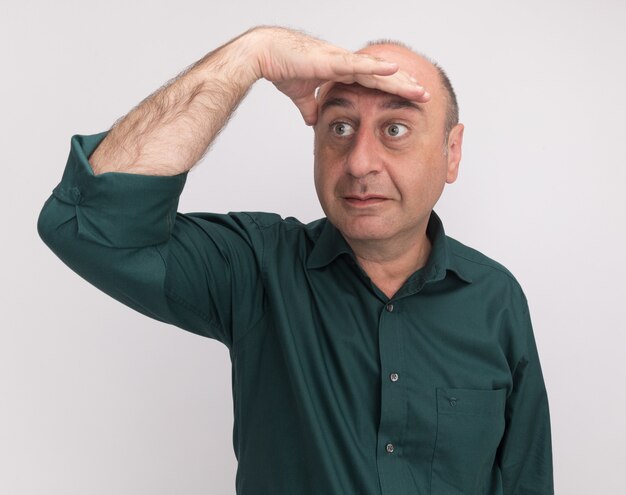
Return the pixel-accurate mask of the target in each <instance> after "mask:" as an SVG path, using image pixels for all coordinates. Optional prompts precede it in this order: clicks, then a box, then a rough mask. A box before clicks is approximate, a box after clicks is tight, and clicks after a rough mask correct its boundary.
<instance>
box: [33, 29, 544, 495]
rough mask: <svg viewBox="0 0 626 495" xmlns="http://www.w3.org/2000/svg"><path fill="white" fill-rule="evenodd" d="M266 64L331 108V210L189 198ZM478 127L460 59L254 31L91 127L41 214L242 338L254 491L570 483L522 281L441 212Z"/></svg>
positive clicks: (323, 121)
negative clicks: (218, 205)
mask: <svg viewBox="0 0 626 495" xmlns="http://www.w3.org/2000/svg"><path fill="white" fill-rule="evenodd" d="M260 78H265V79H267V80H270V81H272V82H274V84H275V85H276V87H277V88H278V89H279V90H280V91H282V92H283V93H285V94H286V95H287V96H289V97H290V98H291V99H292V100H293V101H294V103H295V104H296V105H297V106H298V108H299V109H300V111H301V113H302V116H303V118H304V120H305V122H306V123H307V124H309V125H311V126H314V130H315V185H316V189H317V192H318V196H319V199H320V202H321V205H322V207H323V209H324V212H325V214H326V215H327V219H321V220H319V221H316V222H313V223H311V224H308V225H303V224H301V223H300V222H298V221H296V220H293V219H288V220H282V219H281V218H279V217H278V216H277V215H271V214H245V213H239V214H230V215H217V214H196V215H180V214H177V213H176V207H177V204H178V197H179V194H180V192H181V191H182V188H183V185H184V182H185V178H186V174H185V173H186V172H187V171H188V170H189V169H190V168H191V167H192V166H193V165H194V164H195V163H197V161H198V160H199V159H200V158H201V157H202V156H203V154H204V153H205V151H206V149H207V148H208V146H209V145H210V143H211V142H212V140H213V139H214V138H215V136H216V135H217V134H218V133H219V132H220V130H221V129H222V128H223V126H224V125H225V123H226V121H227V120H228V118H229V116H230V115H231V114H232V112H233V111H234V109H235V108H236V106H237V105H238V104H239V102H240V101H241V100H242V99H243V97H244V96H245V94H246V92H247V91H248V89H249V88H250V87H251V85H252V84H253V83H254V82H255V81H256V80H258V79H260ZM418 81H419V83H418ZM318 88H319V89H318ZM425 88H426V89H425ZM316 90H318V92H317V94H316ZM462 138H463V126H462V125H461V124H459V123H458V120H457V110H456V99H455V96H454V92H453V91H452V87H451V86H450V84H449V81H448V80H447V77H446V76H445V74H444V73H443V71H441V70H440V69H438V68H437V67H435V66H434V65H433V64H432V63H430V62H429V61H427V60H426V59H424V58H423V57H421V56H418V55H416V54H415V53H413V52H411V51H410V50H408V49H407V48H404V47H402V46H400V45H397V44H393V43H385V42H381V43H377V44H374V45H371V46H368V47H367V48H365V49H363V50H361V51H360V52H358V53H356V54H354V53H350V52H348V51H345V50H342V49H339V48H337V47H334V46H332V45H329V44H327V43H324V42H322V41H319V40H316V39H313V38H310V37H308V36H305V35H303V34H301V33H298V32H294V31H291V30H287V29H282V28H271V27H261V28H256V29H252V30H250V31H248V32H246V33H244V34H243V35H241V36H240V37H238V38H236V39H234V40H233V41H231V42H230V43H228V44H226V45H224V46H222V47H220V48H218V49H217V50H215V51H214V52H212V53H210V54H209V55H207V56H206V57H204V58H203V59H202V60H200V61H199V62H198V63H196V64H195V65H194V66H192V67H191V68H190V69H189V70H188V71H186V72H185V73H183V74H182V75H181V76H180V77H178V78H177V79H176V80H174V81H173V82H172V83H171V84H169V85H167V86H165V87H164V88H162V89H161V90H159V91H158V92H157V93H155V94H154V95H152V96H150V97H149V98H147V99H146V100H145V101H143V102H142V103H141V104H140V105H139V106H138V107H137V108H135V109H134V110H133V111H131V112H130V113H129V114H128V115H127V116H126V117H125V118H123V119H122V120H121V121H119V122H118V123H117V124H116V125H115V126H114V127H113V128H112V129H111V130H110V131H109V132H107V133H103V134H99V135H95V136H75V137H74V138H73V140H72V149H71V152H70V157H69V160H68V165H67V168H66V171H65V174H64V176H63V180H62V181H61V183H60V184H59V186H57V188H56V189H55V190H54V193H53V195H52V197H51V199H50V200H48V202H47V203H46V205H45V207H44V209H43V211H42V214H41V216H40V220H39V230H40V234H41V236H42V238H43V239H44V240H45V242H46V243H47V244H48V245H49V246H50V247H51V248H52V249H53V250H54V251H55V253H57V255H58V256H59V257H60V258H61V259H62V260H63V261H64V262H65V263H66V264H67V265H68V266H70V267H71V268H72V269H74V270H75V271H77V272H78V273H79V274H80V275H81V276H83V277H85V278H86V279H87V280H89V281H90V282H91V283H93V284H94V285H96V286H97V287H99V288H101V289H102V290H104V291H105V292H107V293H108V294H110V295H111V296H113V297H115V298H116V299H118V300H120V301H122V302H123V303H125V304H127V305H129V306H131V307H133V308H135V309H137V310H138V311H140V312H142V313H144V314H146V315H149V316H151V317H153V318H156V319H159V320H162V321H166V322H169V323H172V324H175V325H178V326H180V327H182V328H185V329H187V330H190V331H192V332H196V333H198V334H201V335H205V336H207V337H211V338H215V339H218V340H220V341H221V342H223V343H224V344H226V345H227V346H228V348H229V350H230V354H231V359H232V363H233V399H234V403H235V434H234V447H235V452H236V455H237V458H238V463H239V466H238V473H237V493H240V494H254V495H260V494H272V495H281V494H290V495H293V494H294V493H299V494H360V495H369V494H394V495H398V494H435V495H448V494H472V495H476V494H485V495H501V494H506V495H521V494H542V495H543V494H551V493H553V488H552V463H551V447H550V426H549V417H548V403H547V397H546V393H545V388H544V384H543V379H542V374H541V368H540V365H539V359H538V356H537V352H536V347H535V342H534V338H533V332H532V328H531V323H530V319H529V315H528V310H527V305H526V301H525V298H524V294H523V292H522V290H521V289H520V287H519V285H518V284H517V282H516V281H515V279H514V278H513V277H512V275H511V274H510V273H509V272H508V271H507V270H506V269H505V268H503V267H502V266H500V265H499V264H497V263H495V262H494V261H492V260H490V259H488V258H486V257H485V256H483V255H481V254H480V253H478V252H476V251H474V250H472V249H470V248H468V247H466V246H463V245H462V244H460V243H458V242H456V241H454V240H453V239H451V238H449V237H447V236H445V234H444V231H443V227H442V225H441V222H440V220H439V219H438V217H437V216H436V215H435V214H434V213H433V212H432V209H433V206H434V205H435V203H436V202H437V200H438V198H439V196H440V194H441V193H442V190H443V187H444V185H445V183H450V182H453V181H454V180H455V179H456V176H457V171H458V166H459V162H460V159H461V146H462Z"/></svg>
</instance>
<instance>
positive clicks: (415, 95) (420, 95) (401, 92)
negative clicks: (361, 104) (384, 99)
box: [354, 72, 430, 103]
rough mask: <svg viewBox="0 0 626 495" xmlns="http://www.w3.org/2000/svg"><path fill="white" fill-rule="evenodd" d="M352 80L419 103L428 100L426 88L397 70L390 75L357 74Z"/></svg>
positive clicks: (428, 95)
mask: <svg viewBox="0 0 626 495" xmlns="http://www.w3.org/2000/svg"><path fill="white" fill-rule="evenodd" d="M354 82H356V83H357V84H360V85H361V86H365V87H367V88H372V89H378V90H380V91H384V92H385V93H392V94H396V95H398V96H402V97H403V98H406V99H408V100H413V101H418V102H421V103H426V102H427V101H429V100H430V93H428V91H427V90H426V88H424V87H423V86H422V85H421V84H419V82H417V81H416V80H415V79H414V78H412V77H411V76H409V75H408V74H406V73H404V72H397V73H396V74H393V75H392V76H379V75H357V76H355V78H354Z"/></svg>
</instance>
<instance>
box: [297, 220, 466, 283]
mask: <svg viewBox="0 0 626 495" xmlns="http://www.w3.org/2000/svg"><path fill="white" fill-rule="evenodd" d="M426 235H427V236H428V238H429V239H430V241H431V244H432V249H431V252H430V256H429V257H428V261H427V262H426V266H424V267H423V268H422V269H421V270H419V272H420V274H421V276H420V279H421V281H422V283H425V282H435V281H438V280H443V279H444V278H445V277H446V274H447V272H448V271H452V272H453V273H455V274H456V275H457V277H459V278H460V279H461V280H463V281H465V282H468V283H471V279H470V278H469V277H468V276H467V274H464V273H463V269H462V267H461V266H459V265H458V264H457V263H455V258H454V257H452V256H450V246H449V241H448V239H447V237H446V234H445V231H444V229H443V224H442V222H441V219H440V218H439V216H438V215H437V214H436V213H435V212H434V211H432V212H431V214H430V218H429V220H428V226H427V227H426ZM341 255H348V256H350V257H351V258H352V259H353V260H354V261H356V257H355V256H354V253H353V252H352V249H351V248H350V246H349V244H348V243H347V242H346V240H345V239H344V237H343V236H342V235H341V232H339V230H337V228H336V227H335V226H334V225H333V224H332V223H331V222H330V221H329V220H328V219H326V220H325V221H324V225H323V227H322V229H321V232H320V234H319V237H318V238H317V240H316V241H315V245H314V246H313V249H312V250H311V252H310V254H309V257H308V259H307V268H309V269H313V270H315V269H319V268H324V267H325V266H327V265H329V264H330V263H332V262H333V261H335V259H337V258H338V257H339V256H341Z"/></svg>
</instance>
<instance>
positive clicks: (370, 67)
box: [329, 52, 398, 76]
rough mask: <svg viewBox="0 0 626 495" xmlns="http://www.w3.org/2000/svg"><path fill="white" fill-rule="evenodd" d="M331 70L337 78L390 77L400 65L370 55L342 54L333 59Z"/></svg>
mask: <svg viewBox="0 0 626 495" xmlns="http://www.w3.org/2000/svg"><path fill="white" fill-rule="evenodd" d="M329 62H330V70H331V71H332V72H333V73H334V74H336V75H337V76H345V75H350V74H355V75H356V74H368V75H374V74H376V75H379V76H390V75H392V74H394V73H396V72H397V71H398V64H397V63H395V62H389V61H387V60H383V59H380V58H375V57H372V56H370V55H363V54H358V53H350V52H342V53H338V54H336V55H335V56H334V57H331V58H330V60H329Z"/></svg>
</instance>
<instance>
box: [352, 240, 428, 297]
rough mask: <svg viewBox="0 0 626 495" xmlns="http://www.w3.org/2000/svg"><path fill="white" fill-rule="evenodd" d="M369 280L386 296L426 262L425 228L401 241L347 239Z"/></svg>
mask: <svg viewBox="0 0 626 495" xmlns="http://www.w3.org/2000/svg"><path fill="white" fill-rule="evenodd" d="M347 241H348V244H349V245H350V247H351V248H352V250H353V251H354V254H355V256H356V258H357V260H358V262H359V264H360V265H361V267H362V268H363V270H365V272H366V273H367V275H368V276H369V277H370V279H371V280H372V282H374V284H375V285H376V286H377V287H378V288H379V289H380V290H381V291H382V292H383V293H384V294H385V295H386V296H387V297H389V298H390V299H391V298H392V297H393V296H394V294H395V293H396V292H398V290H399V289H400V287H402V285H404V282H406V280H407V279H408V278H409V277H410V276H411V275H412V274H413V273H415V271H417V270H419V269H420V268H422V267H423V266H424V265H426V262H427V261H428V257H429V256H430V251H431V243H430V240H429V239H428V236H427V235H426V229H425V228H424V231H423V232H421V233H420V235H419V236H418V237H417V238H416V237H415V236H412V237H411V239H407V240H405V241H404V242H402V241H398V240H397V239H394V240H393V241H389V240H380V241H379V240H374V241H372V240H367V241H361V240H356V241H355V240H349V239H348V240H347Z"/></svg>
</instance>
